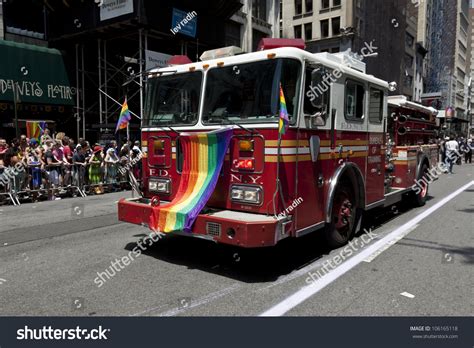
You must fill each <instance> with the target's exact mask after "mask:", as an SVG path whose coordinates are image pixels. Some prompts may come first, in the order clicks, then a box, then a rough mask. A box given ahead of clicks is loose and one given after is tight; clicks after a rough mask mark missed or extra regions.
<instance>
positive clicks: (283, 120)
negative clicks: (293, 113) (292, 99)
mask: <svg viewBox="0 0 474 348" xmlns="http://www.w3.org/2000/svg"><path fill="white" fill-rule="evenodd" d="M289 124H290V120H289V119H288V111H287V110H286V101H285V95H284V94H283V88H282V87H281V83H280V120H279V122H278V133H279V134H285V133H286V130H287V129H288V126H289Z"/></svg>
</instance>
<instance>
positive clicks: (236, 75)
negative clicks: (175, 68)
mask: <svg viewBox="0 0 474 348" xmlns="http://www.w3.org/2000/svg"><path fill="white" fill-rule="evenodd" d="M206 80H207V81H206V87H205V88H206V89H205V97H204V107H203V114H202V122H203V123H205V124H232V123H272V122H277V121H278V117H279V110H280V85H281V87H282V89H283V94H284V96H285V99H286V106H287V110H288V117H289V118H290V123H292V122H295V115H296V112H297V110H296V108H297V104H298V94H299V93H298V91H299V86H300V80H301V63H300V62H299V61H297V60H294V59H270V60H265V61H258V62H251V63H244V64H237V65H229V66H225V67H219V68H213V69H210V70H209V72H208V74H207V79H206Z"/></svg>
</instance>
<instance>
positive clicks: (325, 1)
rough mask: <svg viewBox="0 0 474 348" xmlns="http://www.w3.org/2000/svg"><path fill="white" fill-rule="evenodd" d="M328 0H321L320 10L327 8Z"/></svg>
mask: <svg viewBox="0 0 474 348" xmlns="http://www.w3.org/2000/svg"><path fill="white" fill-rule="evenodd" d="M329 2H330V0H321V10H327V9H328V8H329Z"/></svg>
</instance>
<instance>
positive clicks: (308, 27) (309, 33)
mask: <svg viewBox="0 0 474 348" xmlns="http://www.w3.org/2000/svg"><path fill="white" fill-rule="evenodd" d="M304 39H305V40H306V41H309V40H312V39H313V23H306V24H305V25H304Z"/></svg>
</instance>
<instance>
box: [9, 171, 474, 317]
mask: <svg viewBox="0 0 474 348" xmlns="http://www.w3.org/2000/svg"><path fill="white" fill-rule="evenodd" d="M473 180H474V166H472V165H463V166H461V167H459V166H456V167H455V174H454V175H443V176H442V177H441V178H440V180H438V181H437V182H435V183H434V184H433V185H432V186H431V188H430V199H429V201H428V203H427V204H426V206H425V207H422V208H416V209H412V208H409V207H408V206H405V205H403V204H402V205H399V206H396V207H393V208H392V209H384V210H379V211H376V212H372V213H371V214H370V216H369V217H368V218H367V219H366V220H365V221H364V227H365V229H366V231H370V233H367V232H365V233H361V234H359V235H358V236H357V237H356V239H355V240H354V241H353V242H352V244H351V248H352V252H351V255H350V256H348V254H347V252H346V251H347V249H345V250H344V248H341V249H338V250H329V249H328V248H327V247H326V246H325V243H324V240H323V238H322V236H321V235H320V234H315V235H310V236H307V237H304V238H301V239H293V240H286V241H284V242H282V243H281V244H279V245H278V246H277V247H275V248H268V249H256V250H242V249H237V248H230V247H226V246H221V245H215V244H213V243H210V242H206V241H202V240H196V239H192V238H186V237H167V238H163V239H160V240H159V241H157V242H156V243H154V244H153V245H151V246H147V247H146V250H145V251H143V253H142V254H141V255H140V256H138V257H136V258H134V260H133V261H132V262H131V263H130V264H129V265H127V266H126V267H124V268H123V269H122V270H120V271H117V272H115V275H114V276H113V277H111V278H110V279H107V280H106V281H105V282H104V283H103V284H102V286H100V287H99V286H98V283H97V281H94V280H95V279H96V278H97V277H98V272H99V273H100V272H105V271H106V269H110V267H111V262H112V261H114V260H115V259H119V258H122V257H123V256H126V255H128V254H129V252H130V251H131V250H133V248H135V247H136V246H137V243H138V242H139V241H140V240H141V239H142V238H144V237H145V236H146V235H147V234H148V233H149V231H148V230H147V229H146V228H144V227H141V226H134V225H130V224H125V223H121V222H119V221H118V220H117V213H116V210H117V204H116V202H117V201H118V199H119V198H121V197H128V196H130V192H119V193H113V194H107V195H104V196H92V197H87V198H74V199H65V200H61V201H52V202H42V203H35V204H24V205H22V206H21V207H13V206H2V207H0V315H2V316H9V315H14V316H17V315H19V316H23V315H32V316H43V315H44V316H53V315H60V316H63V315H67V316H70V315H72V316H75V315H77V316H174V315H184V316H202V315H206V316H207V315H210V316H215V315H226V316H237V315H239V316H241V315H242V316H257V315H262V314H264V315H291V316H382V315H383V316H472V315H473V314H474V296H473V295H474V294H473V288H474V287H473V285H474V284H473V279H474V267H473V266H474V228H473V226H474V214H473V213H474V185H470V186H469V185H468V184H469V183H471V184H472V182H473ZM460 188H461V190H459V189H460ZM453 193H454V194H453ZM443 200H444V201H443ZM443 203H444V204H443ZM418 220H419V221H418ZM392 236H393V238H392ZM372 251H373V252H372ZM341 258H342V259H343V260H342V262H340V263H338V261H341ZM308 272H312V274H313V278H314V279H315V281H314V282H311V284H312V285H309V283H310V281H311V277H310V273H308ZM318 272H319V273H318ZM315 274H316V276H314V275H315Z"/></svg>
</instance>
